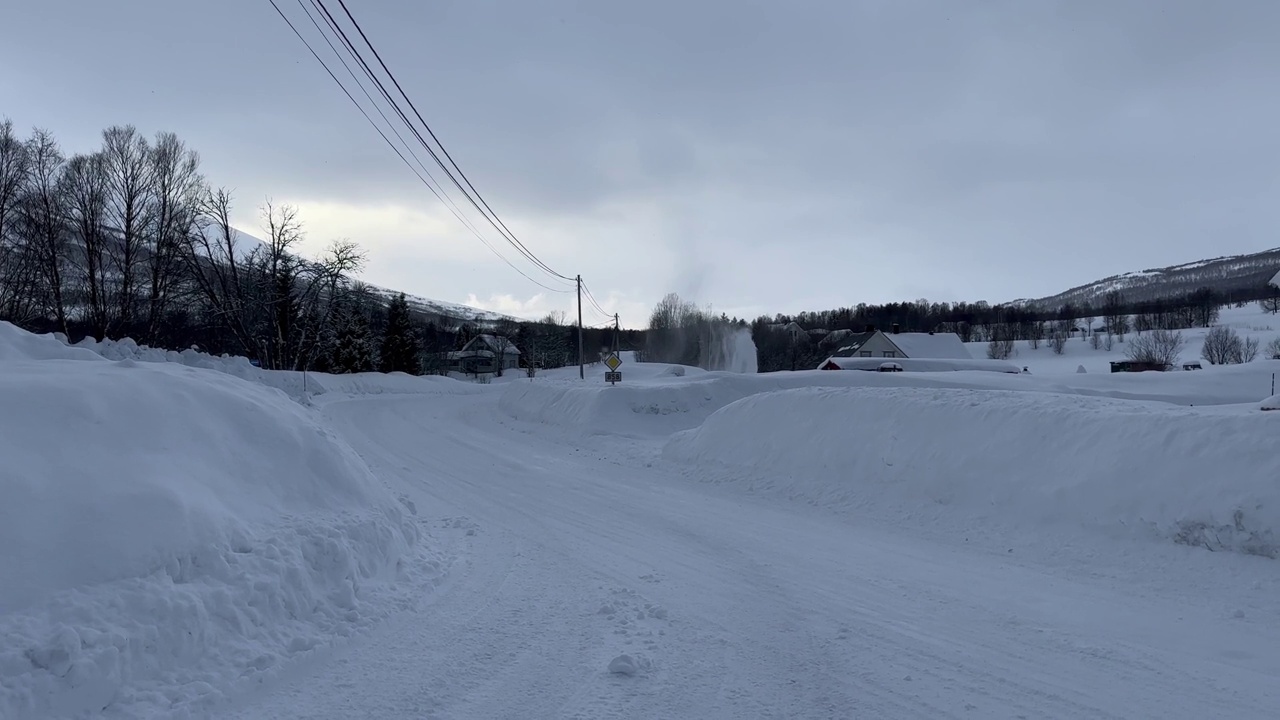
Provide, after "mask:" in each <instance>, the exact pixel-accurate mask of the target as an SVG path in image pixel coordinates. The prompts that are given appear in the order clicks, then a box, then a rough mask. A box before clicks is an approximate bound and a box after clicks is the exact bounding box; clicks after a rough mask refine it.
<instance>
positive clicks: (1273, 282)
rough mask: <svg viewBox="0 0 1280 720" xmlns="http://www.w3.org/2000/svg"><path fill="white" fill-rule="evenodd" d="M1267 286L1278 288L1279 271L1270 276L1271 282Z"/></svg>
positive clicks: (1279, 283) (1279, 284)
mask: <svg viewBox="0 0 1280 720" xmlns="http://www.w3.org/2000/svg"><path fill="white" fill-rule="evenodd" d="M1267 284H1268V285H1270V286H1272V287H1277V288H1280V270H1277V271H1276V274H1275V275H1272V276H1271V282H1269V283H1267Z"/></svg>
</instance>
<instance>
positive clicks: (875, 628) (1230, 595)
mask: <svg viewBox="0 0 1280 720" xmlns="http://www.w3.org/2000/svg"><path fill="white" fill-rule="evenodd" d="M496 400H497V393H487V394H483V395H481V396H474V395H472V396H456V395H445V396H427V397H423V396H401V397H387V396H384V397H376V398H366V399H358V400H351V401H343V402H337V403H333V404H330V405H328V406H327V407H326V409H325V413H326V415H327V416H328V418H329V420H330V422H331V423H332V424H333V425H334V426H335V428H336V429H337V430H338V432H339V433H340V434H342V435H344V436H345V438H346V440H347V441H348V442H349V443H350V444H351V445H352V446H353V447H355V448H356V450H357V451H358V452H360V453H361V454H362V455H363V456H364V458H365V460H366V461H367V462H368V463H369V465H370V467H371V468H372V469H373V471H374V472H375V473H376V474H378V475H379V476H381V477H382V478H384V480H385V481H386V482H387V483H388V484H389V485H390V486H391V487H392V489H393V490H395V491H396V492H400V493H403V494H406V495H408V496H409V497H410V498H411V499H412V500H413V502H414V503H415V504H416V506H417V508H418V510H419V513H420V515H421V516H423V517H424V518H427V519H428V520H429V522H430V527H431V532H432V533H433V535H435V537H436V542H437V543H439V544H440V545H441V546H443V547H445V548H447V549H448V550H450V551H452V552H453V553H454V555H455V556H456V557H457V561H456V562H455V565H454V566H453V568H452V569H451V571H450V574H449V580H447V581H446V583H445V584H444V585H442V586H441V587H440V588H438V590H437V591H436V592H435V593H434V594H433V595H432V596H431V597H430V598H429V599H427V601H426V602H425V603H424V604H423V605H422V606H421V607H420V608H418V609H416V610H410V611H406V612H403V613H401V614H399V615H397V616H395V617H393V618H392V619H390V620H388V621H386V622H385V623H383V624H382V626H381V627H380V628H379V629H378V630H377V631H375V632H374V633H372V634H371V635H368V636H365V637H363V638H361V639H359V640H356V641H353V643H351V644H350V645H347V646H345V647H341V648H338V649H335V650H333V651H332V652H328V653H325V654H323V655H321V656H320V657H318V658H316V659H315V660H314V661H309V662H306V663H304V664H302V665H299V666H298V667H296V668H294V669H293V670H292V672H290V673H288V674H286V675H284V676H282V677H279V678H275V679H274V680H273V681H271V682H270V684H269V685H268V686H265V687H263V688H262V689H261V691H260V692H258V693H256V694H253V695H250V696H246V697H244V698H242V699H241V700H240V701H238V702H237V703H236V705H235V707H234V708H231V709H226V708H224V710H228V711H227V712H226V713H219V715H220V716H224V717H243V718H294V717H297V718H302V717H305V718H344V719H345V718H353V717H370V718H375V717H376V718H388V719H390V718H517V717H518V718H575V717H580V718H606V717H636V718H640V717H644V718H686V717H687V718H719V717H725V718H728V717H733V718H757V717H804V718H826V717H840V718H847V717H865V718H948V717H964V718H1048V717H1061V718H1092V717H1106V718H1144V717H1150V718H1208V717H1232V718H1266V717H1274V716H1275V715H1276V713H1277V712H1280V662H1277V661H1278V660H1280V623H1277V618H1278V617H1280V613H1277V606H1278V605H1280V603H1277V602H1276V601H1275V600H1274V599H1272V597H1271V596H1270V595H1268V594H1266V593H1265V592H1263V591H1262V590H1261V589H1260V588H1261V587H1262V586H1260V585H1259V584H1258V582H1257V580H1256V573H1263V574H1265V575H1266V576H1267V577H1268V578H1273V577H1275V575H1276V571H1275V570H1274V569H1273V567H1272V566H1273V565H1274V562H1273V561H1268V560H1263V559H1259V558H1250V557H1242V556H1235V555H1230V556H1228V555H1225V554H1217V555H1211V554H1210V553H1207V552H1204V551H1202V550H1195V549H1190V548H1185V547H1180V546H1170V547H1167V548H1166V547H1163V546H1158V547H1151V548H1146V547H1144V548H1142V552H1141V553H1139V552H1136V551H1132V552H1120V553H1112V554H1101V553H1099V552H1098V550H1097V548H1099V547H1102V546H1101V545H1098V546H1093V545H1090V544H1088V543H1087V542H1083V541H1082V543H1081V544H1080V545H1079V546H1078V547H1069V548H1058V549H1057V550H1054V551H1052V552H1050V551H1047V550H1045V549H1044V545H1042V544H1035V543H1028V544H1027V545H1026V546H1025V547H1024V546H1022V545H1019V546H1017V547H1004V546H997V545H995V544H992V543H991V542H981V543H980V542H977V541H976V538H975V542H972V543H967V542H966V541H965V538H962V537H952V538H950V539H949V540H948V539H947V537H945V536H938V535H937V534H932V535H931V534H930V533H928V532H922V531H921V530H925V529H913V528H891V527H886V526H885V525H884V524H881V523H877V522H875V521H873V520H859V519H858V518H857V517H849V516H845V517H836V516H834V515H830V514H828V513H825V512H823V511H821V510H819V509H816V508H811V507H807V506H805V505H803V504H800V503H786V502H779V501H778V500H776V499H774V500H769V499H765V498H754V497H751V496H750V495H745V494H742V493H739V492H733V491H730V490H729V489H727V488H724V487H721V486H715V485H710V484H699V483H696V482H690V481H689V480H688V479H686V478H683V477H680V476H678V475H677V474H675V473H674V472H672V468H669V467H665V466H664V465H663V463H662V462H661V461H660V460H659V457H658V453H657V452H656V446H655V445H652V444H647V443H646V442H645V441H635V440H626V439H622V438H616V437H595V438H590V439H586V440H584V439H581V438H575V437H572V436H570V435H568V434H566V433H556V432H555V431H552V430H549V429H547V428H545V427H542V426H537V425H533V424H524V423H519V422H516V421H512V420H511V419H510V418H509V417H506V416H504V415H503V414H502V413H501V412H500V411H499V410H498V408H497V402H496ZM1170 568H1174V570H1170ZM1268 587H1269V586H1268ZM1182 589H1185V590H1186V592H1185V593H1184V592H1181V590H1182ZM620 655H627V656H629V657H630V659H631V663H630V665H631V668H632V669H634V672H633V673H632V674H625V673H613V672H610V671H609V667H610V663H611V661H613V660H614V659H615V658H617V657H618V656H620ZM626 664H627V663H622V665H626ZM615 668H616V669H617V668H618V666H616V665H615Z"/></svg>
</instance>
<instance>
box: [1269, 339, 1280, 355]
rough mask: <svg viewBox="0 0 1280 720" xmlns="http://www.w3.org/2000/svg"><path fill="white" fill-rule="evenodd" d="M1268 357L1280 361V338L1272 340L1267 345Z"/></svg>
mask: <svg viewBox="0 0 1280 720" xmlns="http://www.w3.org/2000/svg"><path fill="white" fill-rule="evenodd" d="M1267 357H1268V358H1269V359H1271V360H1280V337H1277V338H1272V339H1271V342H1269V343H1267Z"/></svg>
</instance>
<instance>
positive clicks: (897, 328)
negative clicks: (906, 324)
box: [893, 323, 902, 335]
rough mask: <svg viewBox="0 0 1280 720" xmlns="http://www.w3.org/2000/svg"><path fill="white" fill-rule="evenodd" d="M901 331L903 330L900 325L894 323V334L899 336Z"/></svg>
mask: <svg viewBox="0 0 1280 720" xmlns="http://www.w3.org/2000/svg"><path fill="white" fill-rule="evenodd" d="M901 331H902V328H900V327H898V323H894V324H893V334H894V335H897V334H898V333H899V332H901Z"/></svg>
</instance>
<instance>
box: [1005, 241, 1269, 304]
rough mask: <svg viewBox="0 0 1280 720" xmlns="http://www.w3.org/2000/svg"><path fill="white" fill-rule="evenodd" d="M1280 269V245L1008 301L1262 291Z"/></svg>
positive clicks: (1138, 299)
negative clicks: (1210, 290)
mask: <svg viewBox="0 0 1280 720" xmlns="http://www.w3.org/2000/svg"><path fill="white" fill-rule="evenodd" d="M1277 270H1280V248H1273V249H1271V250H1264V251H1262V252H1258V253H1251V254H1248V255H1231V256H1226V257H1218V258H1213V259H1212V260H1198V261H1196V262H1190V263H1184V264H1182V265H1173V266H1170V267H1165V268H1156V269H1153V270H1142V271H1140V272H1130V273H1124V274H1123V275H1113V276H1112V277H1109V278H1104V279H1102V280H1098V281H1096V282H1092V283H1089V284H1088V285H1081V286H1080V287H1074V288H1071V289H1070V290H1067V291H1065V292H1061V293H1058V294H1057V295H1051V296H1049V297H1045V298H1039V299H1036V300H1015V301H1013V302H1010V303H1006V304H1007V305H1014V306H1019V307H1025V308H1027V309H1029V310H1052V309H1055V308H1059V307H1062V306H1063V305H1066V304H1068V303H1070V304H1071V305H1075V306H1080V305H1083V304H1085V303H1089V304H1090V305H1093V306H1095V307H1096V306H1098V305H1101V304H1102V301H1103V297H1104V296H1105V295H1106V294H1107V293H1108V292H1111V291H1112V290H1118V291H1119V292H1121V293H1123V294H1124V299H1125V300H1126V301H1127V302H1130V303H1141V302H1149V301H1152V300H1164V299H1168V298H1174V297H1180V296H1185V295H1186V294H1188V293H1191V292H1194V291H1195V290H1196V289H1197V288H1201V287H1210V288H1213V289H1214V290H1215V291H1217V292H1218V293H1219V294H1221V295H1224V296H1238V295H1248V294H1251V293H1261V292H1263V288H1265V287H1266V285H1267V283H1268V282H1269V281H1270V280H1271V278H1272V277H1274V276H1275V275H1276V271H1277Z"/></svg>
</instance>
